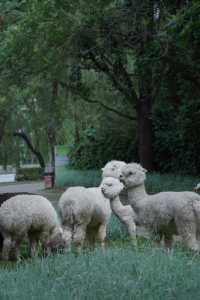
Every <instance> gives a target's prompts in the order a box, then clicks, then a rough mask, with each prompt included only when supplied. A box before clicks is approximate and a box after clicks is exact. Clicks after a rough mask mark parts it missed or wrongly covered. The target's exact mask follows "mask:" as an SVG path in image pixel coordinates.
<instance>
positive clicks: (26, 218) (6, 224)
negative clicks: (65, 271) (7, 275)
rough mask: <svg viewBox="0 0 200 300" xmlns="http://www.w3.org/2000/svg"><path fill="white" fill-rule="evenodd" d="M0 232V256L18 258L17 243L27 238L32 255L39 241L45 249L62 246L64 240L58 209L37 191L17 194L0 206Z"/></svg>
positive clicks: (64, 243)
mask: <svg viewBox="0 0 200 300" xmlns="http://www.w3.org/2000/svg"><path fill="white" fill-rule="evenodd" d="M0 232H1V234H2V236H3V248H2V259H4V260H8V259H9V258H11V254H12V259H18V258H19V254H20V253H19V250H20V245H21V243H22V241H23V240H25V239H26V238H28V239H29V241H30V246H31V255H32V256H34V255H35V254H36V251H37V244H38V242H39V241H41V243H42V245H43V246H44V248H45V249H46V251H50V249H53V248H56V247H58V246H63V247H65V245H66V240H65V236H64V233H63V230H62V228H61V226H60V223H59V220H58V217H57V213H56V211H55V209H54V207H53V206H52V205H51V203H50V202H49V201H48V200H47V199H46V198H44V197H42V196H39V195H18V196H14V197H11V198H10V199H8V200H6V201H5V202H4V203H3V204H2V205H1V207H0Z"/></svg>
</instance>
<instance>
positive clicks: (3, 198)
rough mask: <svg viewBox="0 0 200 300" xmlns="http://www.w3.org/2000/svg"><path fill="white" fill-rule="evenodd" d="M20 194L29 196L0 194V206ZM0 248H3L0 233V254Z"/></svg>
mask: <svg viewBox="0 0 200 300" xmlns="http://www.w3.org/2000/svg"><path fill="white" fill-rule="evenodd" d="M21 194H29V193H2V194H0V206H1V205H2V204H3V203H4V202H5V201H6V200H8V199H9V198H11V197H13V196H17V195H21ZM29 195H30V194H29ZM2 247H3V236H2V234H1V233H0V252H1V250H2Z"/></svg>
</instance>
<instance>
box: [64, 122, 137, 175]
mask: <svg viewBox="0 0 200 300" xmlns="http://www.w3.org/2000/svg"><path fill="white" fill-rule="evenodd" d="M118 129H119V130H118V131H117V130H112V129H107V130H104V129H103V128H102V127H101V128H100V129H99V130H96V129H94V128H91V129H86V130H85V131H84V132H83V133H82V135H81V140H80V141H79V144H74V145H72V146H71V150H70V152H69V158H70V161H71V165H72V167H74V168H77V169H98V168H102V167H103V166H104V165H105V164H106V163H107V162H108V161H110V160H112V159H116V160H124V161H130V160H132V157H133V153H134V150H133V149H134V145H133V142H132V138H131V137H130V136H127V137H126V136H122V135H120V128H118Z"/></svg>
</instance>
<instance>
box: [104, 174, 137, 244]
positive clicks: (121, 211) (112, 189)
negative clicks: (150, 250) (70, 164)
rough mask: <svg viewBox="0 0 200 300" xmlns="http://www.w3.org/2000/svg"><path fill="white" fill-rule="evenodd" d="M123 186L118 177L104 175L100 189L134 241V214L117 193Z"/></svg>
mask: <svg viewBox="0 0 200 300" xmlns="http://www.w3.org/2000/svg"><path fill="white" fill-rule="evenodd" d="M123 188H124V186H123V184H122V183H121V182H119V180H118V179H116V178H113V177H105V178H104V179H103V180H102V183H101V190H102V192H103V194H104V196H105V197H106V198H108V199H110V204H111V209H112V211H113V213H114V214H115V215H116V216H117V217H118V219H119V220H120V221H121V222H122V223H123V224H124V225H125V226H126V228H127V231H128V233H129V235H130V237H131V239H132V240H133V241H134V242H136V225H135V221H134V220H135V219H136V215H135V213H134V211H133V209H132V207H131V206H130V205H123V204H122V203H121V201H120V198H119V193H120V192H121V191H122V189H123Z"/></svg>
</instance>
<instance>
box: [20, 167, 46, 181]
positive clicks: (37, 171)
mask: <svg viewBox="0 0 200 300" xmlns="http://www.w3.org/2000/svg"><path fill="white" fill-rule="evenodd" d="M42 177H43V171H42V169H41V168H19V169H18V170H17V176H16V178H17V181H26V180H39V179H42Z"/></svg>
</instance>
